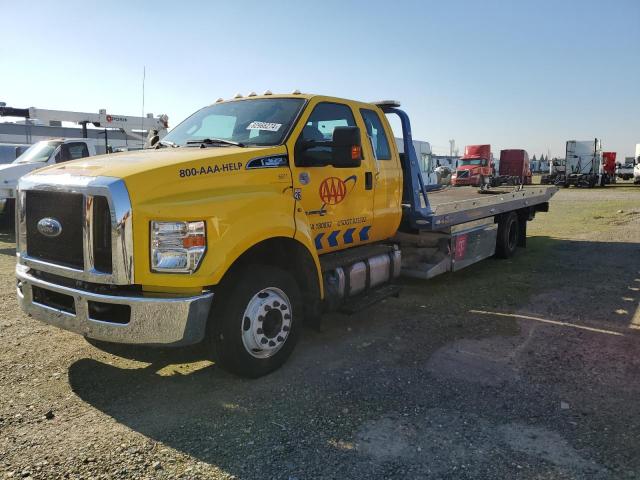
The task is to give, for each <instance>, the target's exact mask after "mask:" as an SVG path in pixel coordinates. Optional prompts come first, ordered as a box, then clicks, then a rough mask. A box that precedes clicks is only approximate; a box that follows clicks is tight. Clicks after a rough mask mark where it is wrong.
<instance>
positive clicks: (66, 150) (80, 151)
mask: <svg viewBox="0 0 640 480" xmlns="http://www.w3.org/2000/svg"><path fill="white" fill-rule="evenodd" d="M88 156H89V149H88V148H87V144H86V143H84V142H72V143H63V144H62V145H60V151H59V152H58V153H57V154H56V159H55V160H56V163H61V162H68V161H70V160H77V159H79V158H84V157H88Z"/></svg>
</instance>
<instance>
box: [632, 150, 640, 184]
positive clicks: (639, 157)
mask: <svg viewBox="0 0 640 480" xmlns="http://www.w3.org/2000/svg"><path fill="white" fill-rule="evenodd" d="M634 158H635V166H634V167H633V183H635V184H636V185H640V143H636V155H635V157H634Z"/></svg>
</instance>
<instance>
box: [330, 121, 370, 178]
mask: <svg viewBox="0 0 640 480" xmlns="http://www.w3.org/2000/svg"><path fill="white" fill-rule="evenodd" d="M332 147H333V148H332V155H331V164H332V165H333V166H334V167H336V168H356V167H359V166H360V164H361V163H362V143H361V141H360V129H359V128H358V127H336V128H335V129H334V130H333V142H332Z"/></svg>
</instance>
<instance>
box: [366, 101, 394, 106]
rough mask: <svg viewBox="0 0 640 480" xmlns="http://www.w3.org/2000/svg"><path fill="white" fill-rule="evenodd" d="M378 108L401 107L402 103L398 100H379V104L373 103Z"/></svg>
mask: <svg viewBox="0 0 640 480" xmlns="http://www.w3.org/2000/svg"><path fill="white" fill-rule="evenodd" d="M371 103H373V104H374V105H377V106H378V107H399V106H400V102H399V101H398V100H379V101H377V102H371Z"/></svg>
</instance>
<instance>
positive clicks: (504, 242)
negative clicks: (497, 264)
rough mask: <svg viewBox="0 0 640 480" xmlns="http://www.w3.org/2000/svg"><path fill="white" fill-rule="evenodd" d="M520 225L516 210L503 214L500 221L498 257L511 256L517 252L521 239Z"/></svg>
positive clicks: (497, 243) (497, 244) (497, 242)
mask: <svg viewBox="0 0 640 480" xmlns="http://www.w3.org/2000/svg"><path fill="white" fill-rule="evenodd" d="M519 236H520V225H519V220H518V215H517V214H516V212H509V213H508V214H506V215H502V216H501V217H500V220H499V221H498V238H497V240H496V257H498V258H511V257H513V255H514V254H515V253H516V249H517V248H518V242H519V240H520V238H519Z"/></svg>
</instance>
